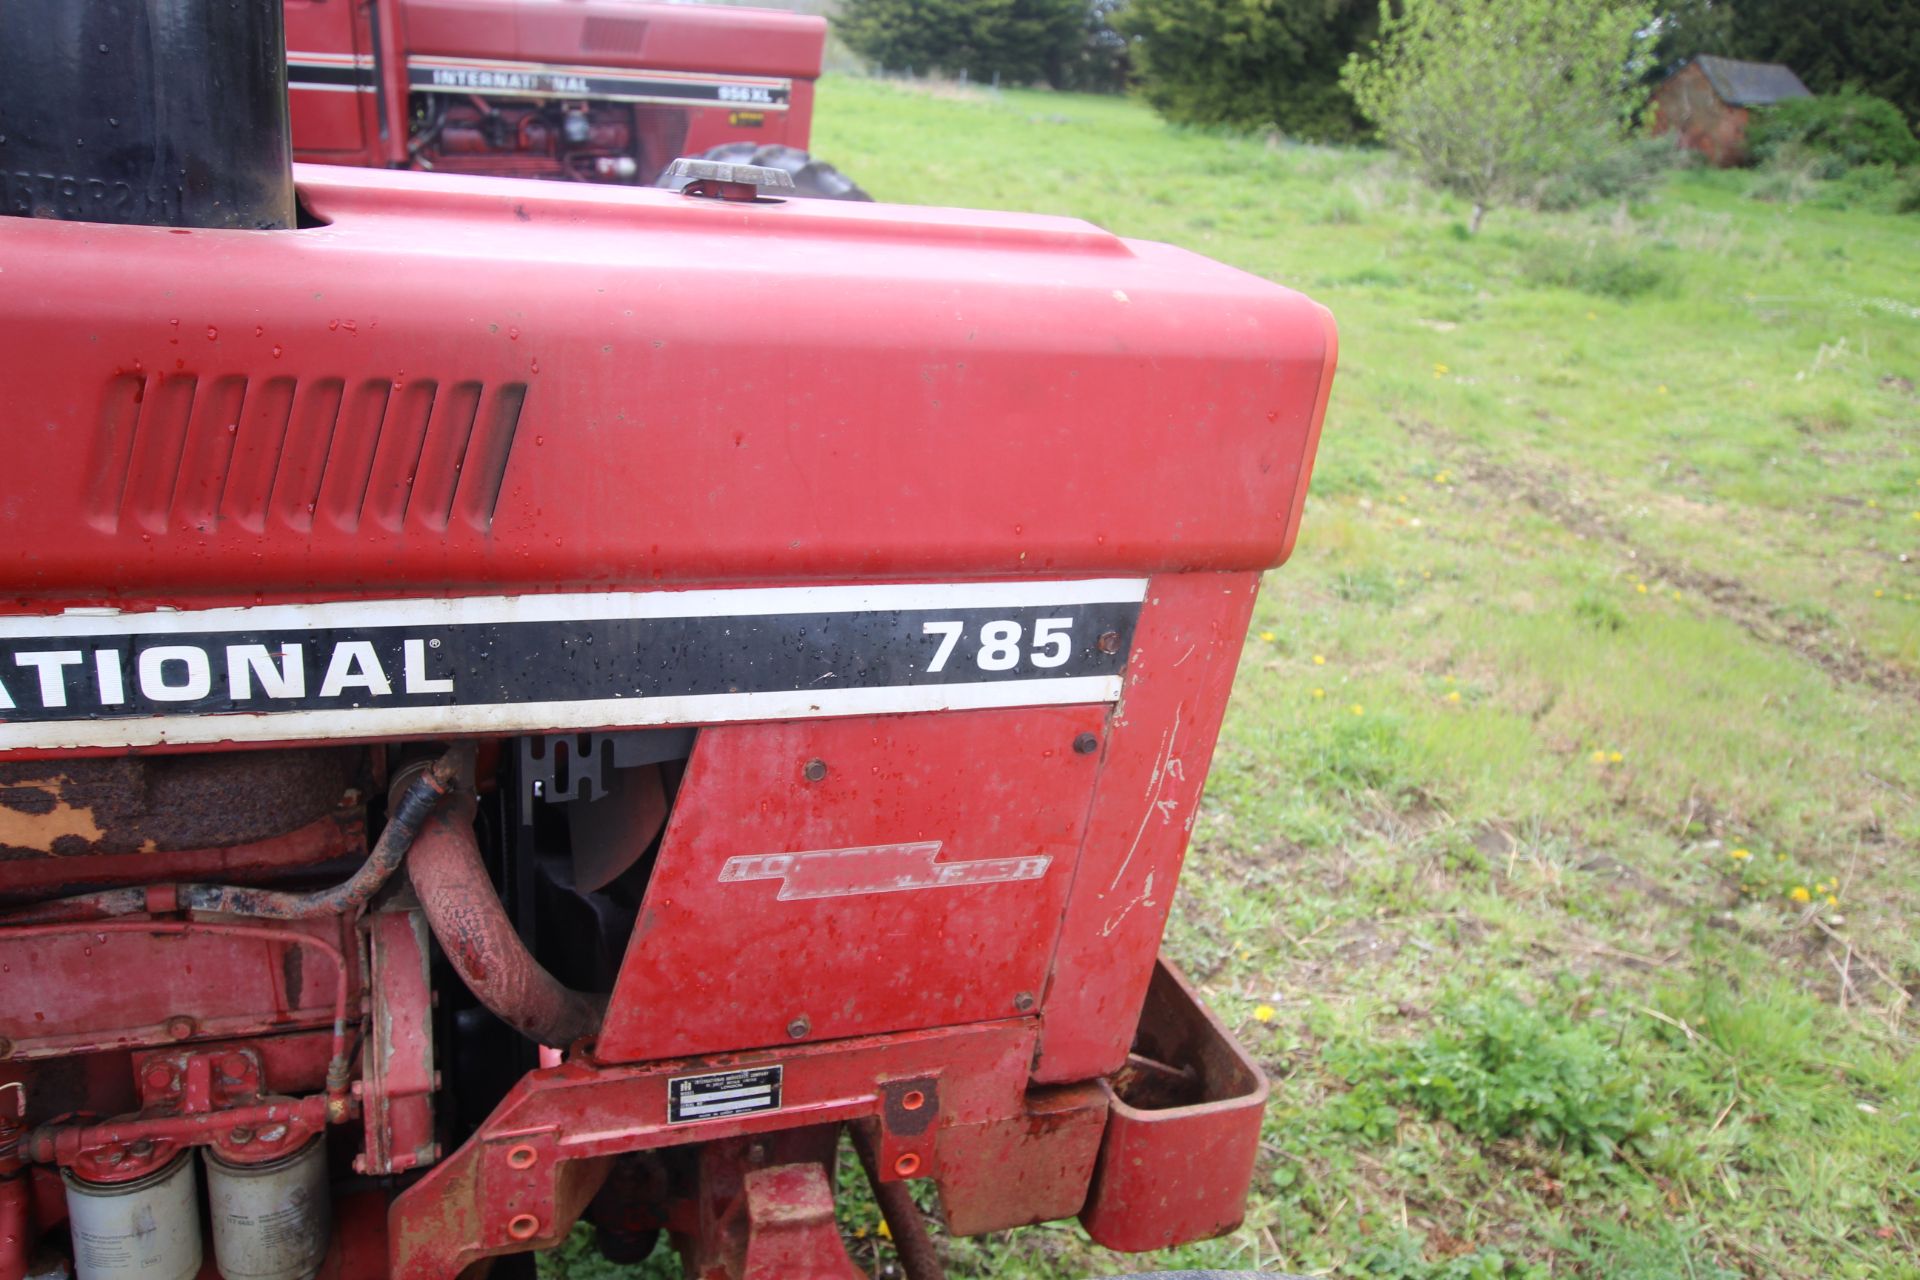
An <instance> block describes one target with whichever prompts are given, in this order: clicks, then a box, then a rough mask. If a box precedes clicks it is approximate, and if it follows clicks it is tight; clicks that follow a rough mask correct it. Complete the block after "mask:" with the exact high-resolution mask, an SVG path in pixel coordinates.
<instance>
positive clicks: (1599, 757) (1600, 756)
mask: <svg viewBox="0 0 1920 1280" xmlns="http://www.w3.org/2000/svg"><path fill="white" fill-rule="evenodd" d="M1587 759H1589V760H1591V761H1593V762H1594V763H1595V764H1605V763H1606V762H1607V753H1606V752H1604V751H1596V752H1594V753H1593V754H1592V755H1590V756H1588V757H1587Z"/></svg>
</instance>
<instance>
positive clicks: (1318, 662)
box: [1313, 653, 1327, 667]
mask: <svg viewBox="0 0 1920 1280" xmlns="http://www.w3.org/2000/svg"><path fill="white" fill-rule="evenodd" d="M1313 665H1314V666H1316V667H1324V666H1326V665H1327V656H1326V655H1325V654H1324V653H1316V654H1314V655H1313Z"/></svg>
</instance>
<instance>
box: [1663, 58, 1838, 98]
mask: <svg viewBox="0 0 1920 1280" xmlns="http://www.w3.org/2000/svg"><path fill="white" fill-rule="evenodd" d="M1693 61H1694V63H1695V64H1696V65H1697V66H1699V68H1700V70H1701V71H1703V72H1705V73H1706V77H1707V82H1708V83H1709V84H1711V85H1712V86H1713V91H1714V92H1715V93H1717V94H1719V95H1720V100H1721V101H1722V102H1724V103H1726V104H1727V105H1728V106H1730V107H1764V106H1766V105H1767V104H1768V103H1770V102H1778V101H1780V100H1781V99H1782V98H1810V97H1812V96H1813V94H1812V92H1811V91H1810V90H1809V89H1808V88H1807V86H1806V85H1804V84H1801V83H1800V77H1799V76H1797V75H1795V74H1793V72H1792V71H1791V70H1789V69H1788V68H1786V67H1783V66H1781V65H1780V64H1779V63H1777V62H1741V61H1739V60H1738V59H1735V58H1716V57H1714V56H1713V55H1712V54H1708V53H1703V54H1701V55H1700V56H1699V57H1697V58H1695V59H1694V60H1693Z"/></svg>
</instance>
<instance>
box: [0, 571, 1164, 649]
mask: <svg viewBox="0 0 1920 1280" xmlns="http://www.w3.org/2000/svg"><path fill="white" fill-rule="evenodd" d="M1146 594H1147V580H1146V579H1145V578H1090V579H1085V580H1081V581H1076V582H981V583H954V584H943V585H924V586H922V585H912V586H908V585H884V586H862V587H745V588H729V589H722V590H712V591H580V592H569V593H558V594H553V595H536V596H455V597H453V598H451V599H444V600H340V601H332V602H329V603H325V604H283V605H240V606H235V607H232V608H222V609H193V610H156V611H154V612H150V613H121V612H120V611H118V610H113V609H74V610H70V611H68V612H66V613H62V614H55V615H51V616H22V615H18V614H15V615H12V616H9V617H0V639H4V638H16V637H19V638H32V639H36V640H37V639H53V638H55V637H58V636H99V635H167V634H178V633H188V632H201V631H269V630H271V631H326V630H333V629H335V628H346V627H445V626H455V625H461V624H467V623H518V622H590V621H593V620H595V619H600V618H727V617H751V616H757V615H769V616H770V615H776V614H788V613H871V612H878V611H881V610H895V609H991V608H995V607H1005V608H1019V607H1031V606H1042V605H1071V604H1139V603H1140V602H1141V601H1142V600H1144V599H1146Z"/></svg>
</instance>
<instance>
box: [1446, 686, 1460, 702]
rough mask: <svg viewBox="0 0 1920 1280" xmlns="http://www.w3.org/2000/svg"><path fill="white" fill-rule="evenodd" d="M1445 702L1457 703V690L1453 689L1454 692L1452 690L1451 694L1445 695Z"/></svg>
mask: <svg viewBox="0 0 1920 1280" xmlns="http://www.w3.org/2000/svg"><path fill="white" fill-rule="evenodd" d="M1447 701H1448V702H1458V701H1460V691H1459V690H1458V689H1455V690H1454V691H1453V692H1451V693H1449V694H1448V695H1447Z"/></svg>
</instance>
